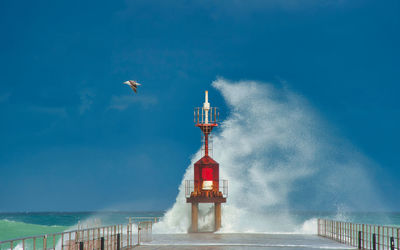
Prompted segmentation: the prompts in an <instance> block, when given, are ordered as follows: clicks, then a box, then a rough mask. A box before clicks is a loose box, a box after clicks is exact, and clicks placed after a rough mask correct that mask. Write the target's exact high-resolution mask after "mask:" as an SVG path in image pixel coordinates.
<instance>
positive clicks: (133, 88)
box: [130, 85, 137, 93]
mask: <svg viewBox="0 0 400 250" xmlns="http://www.w3.org/2000/svg"><path fill="white" fill-rule="evenodd" d="M130 86H131V89H132V90H133V91H135V93H137V88H136V86H135V85H130Z"/></svg>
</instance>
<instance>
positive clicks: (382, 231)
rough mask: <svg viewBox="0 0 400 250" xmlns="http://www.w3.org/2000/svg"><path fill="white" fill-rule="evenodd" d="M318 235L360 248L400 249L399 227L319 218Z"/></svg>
mask: <svg viewBox="0 0 400 250" xmlns="http://www.w3.org/2000/svg"><path fill="white" fill-rule="evenodd" d="M318 235H319V236H323V237H326V238H329V239H332V240H335V241H338V242H341V243H344V244H347V245H350V246H354V247H357V248H358V249H374V250H375V249H377V250H386V249H388V250H389V249H390V250H395V249H397V250H399V249H400V228H399V227H392V226H379V225H370V224H356V223H351V222H343V221H333V220H326V219H318Z"/></svg>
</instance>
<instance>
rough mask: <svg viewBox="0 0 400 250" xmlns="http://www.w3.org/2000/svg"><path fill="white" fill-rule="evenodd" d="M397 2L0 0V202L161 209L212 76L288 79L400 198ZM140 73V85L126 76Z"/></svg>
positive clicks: (20, 206)
mask: <svg viewBox="0 0 400 250" xmlns="http://www.w3.org/2000/svg"><path fill="white" fill-rule="evenodd" d="M399 13H400V3H399V2H398V1H395V0H388V1H369V0H367V1H358V0H354V1H350V0H340V1H339V0H338V1H335V0H318V1H317V0H305V1H300V0H270V1H258V0H251V1H240V0H238V1H227V0H222V1H209V0H203V1H197V0H193V1H145V0H142V1H84V2H83V1H9V0H5V1H1V2H0V32H1V33H0V34H1V39H0V55H1V56H0V76H1V80H0V82H1V88H0V115H1V120H0V121H1V122H0V138H1V140H0V200H1V201H2V202H1V203H0V211H31V210H33V211H39V210H40V211H43V210H45V211H48V210H63V211H64V210H68V211H82V210H98V209H107V208H116V209H126V210H128V209H129V210H132V209H133V210H149V209H151V210H162V209H167V208H168V207H170V206H171V205H172V204H173V202H174V200H175V197H176V194H177V187H178V186H179V184H180V182H181V178H182V175H183V173H184V171H185V169H186V167H187V166H188V164H189V163H190V161H189V160H190V157H191V156H192V154H194V153H195V152H196V151H197V149H198V148H199V145H200V132H199V131H198V129H197V128H195V127H194V126H193V122H192V108H193V107H194V106H198V105H200V104H201V103H202V102H203V91H204V90H205V89H209V90H210V98H211V100H212V104H213V105H216V106H219V107H221V109H222V110H225V113H222V117H224V116H226V112H228V111H227V107H226V106H225V103H224V101H223V99H222V96H220V94H219V92H218V91H216V90H215V89H212V87H211V85H210V84H211V82H212V81H213V80H215V79H216V78H217V77H224V78H226V79H230V80H233V81H237V80H257V81H261V82H270V83H273V84H274V85H276V86H278V87H279V86H281V85H282V84H284V85H286V86H289V88H291V89H292V90H293V91H295V92H297V93H299V94H300V95H302V96H303V97H305V98H306V99H307V100H308V101H309V103H310V104H311V105H312V106H313V107H314V108H315V109H316V110H317V111H318V113H319V114H320V115H321V116H322V117H323V118H324V119H325V120H326V121H327V122H328V123H330V124H331V127H332V128H333V129H335V131H334V132H335V133H338V134H340V135H342V136H343V137H344V138H347V139H348V140H349V141H350V142H351V143H352V144H353V145H354V146H355V147H357V148H358V149H359V150H360V151H361V152H363V153H364V154H365V155H366V156H368V157H369V158H370V159H372V160H373V161H374V162H375V163H377V165H378V166H379V167H378V168H377V169H376V173H374V178H375V179H376V180H377V182H378V183H379V187H378V188H380V189H382V190H383V193H386V194H388V196H389V197H390V196H391V197H392V198H389V200H390V209H392V210H393V209H394V208H395V207H396V206H397V207H398V206H399V205H400V203H399V201H396V200H397V199H395V198H394V197H399V195H400V193H399V191H398V183H399V180H400V170H399V166H400V157H399V154H400V151H399V146H398V142H399V141H400V133H399V131H398V128H399V127H400V118H399V117H400V104H399V101H398V95H399V92H400V85H399V82H400V74H399V73H400V72H399V69H400V68H399V65H400V59H399V58H400V46H399V44H400V33H399V30H400V15H399ZM128 79H136V80H138V81H140V82H142V83H143V86H141V88H140V89H139V93H138V95H136V96H134V95H133V93H131V91H130V89H129V87H127V86H126V85H122V82H123V81H125V80H128Z"/></svg>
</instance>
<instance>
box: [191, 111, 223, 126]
mask: <svg viewBox="0 0 400 250" xmlns="http://www.w3.org/2000/svg"><path fill="white" fill-rule="evenodd" d="M206 113H207V118H208V123H209V124H216V123H218V122H219V109H218V108H216V107H210V109H209V110H208V111H207V112H206V110H205V109H204V108H203V107H197V108H194V113H193V114H194V119H193V120H194V123H196V124H204V123H205V121H206Z"/></svg>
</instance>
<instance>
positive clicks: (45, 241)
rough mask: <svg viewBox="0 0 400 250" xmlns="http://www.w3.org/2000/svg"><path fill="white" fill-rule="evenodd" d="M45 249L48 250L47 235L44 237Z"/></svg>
mask: <svg viewBox="0 0 400 250" xmlns="http://www.w3.org/2000/svg"><path fill="white" fill-rule="evenodd" d="M43 249H47V235H45V236H43Z"/></svg>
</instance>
